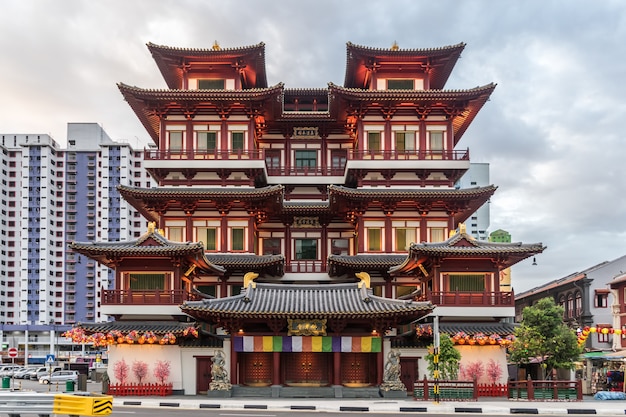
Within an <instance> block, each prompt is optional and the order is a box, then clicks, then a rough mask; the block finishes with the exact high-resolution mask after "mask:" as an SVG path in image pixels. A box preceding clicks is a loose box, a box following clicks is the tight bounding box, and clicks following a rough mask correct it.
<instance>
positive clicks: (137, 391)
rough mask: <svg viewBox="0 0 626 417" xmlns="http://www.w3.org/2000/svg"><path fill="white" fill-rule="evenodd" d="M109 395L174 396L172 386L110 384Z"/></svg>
mask: <svg viewBox="0 0 626 417" xmlns="http://www.w3.org/2000/svg"><path fill="white" fill-rule="evenodd" d="M107 394H110V395H117V396H120V397H129V396H130V397H139V396H161V397H164V396H166V395H172V384H109V387H108V389H107Z"/></svg>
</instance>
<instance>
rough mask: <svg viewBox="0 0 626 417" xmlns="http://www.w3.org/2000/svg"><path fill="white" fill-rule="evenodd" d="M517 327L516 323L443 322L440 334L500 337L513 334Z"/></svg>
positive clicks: (440, 325)
mask: <svg viewBox="0 0 626 417" xmlns="http://www.w3.org/2000/svg"><path fill="white" fill-rule="evenodd" d="M516 327H517V325H516V324H514V323H500V322H498V323H488V322H485V323H481V322H449V323H447V322H443V323H439V332H440V333H445V334H449V335H455V334H456V333H458V332H465V333H467V334H468V335H475V334H476V333H483V334H485V335H487V336H489V335H490V334H493V333H496V334H499V335H500V336H505V335H509V334H513V332H514V331H515V328H516Z"/></svg>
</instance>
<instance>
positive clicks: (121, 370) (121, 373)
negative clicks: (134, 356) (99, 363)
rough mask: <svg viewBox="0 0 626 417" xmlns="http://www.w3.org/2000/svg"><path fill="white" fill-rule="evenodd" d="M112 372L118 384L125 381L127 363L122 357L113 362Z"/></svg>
mask: <svg viewBox="0 0 626 417" xmlns="http://www.w3.org/2000/svg"><path fill="white" fill-rule="evenodd" d="M113 374H114V375H115V378H116V379H117V380H118V382H119V383H120V384H125V383H126V378H128V364H127V363H126V361H125V360H124V359H122V360H121V361H117V362H115V365H114V366H113Z"/></svg>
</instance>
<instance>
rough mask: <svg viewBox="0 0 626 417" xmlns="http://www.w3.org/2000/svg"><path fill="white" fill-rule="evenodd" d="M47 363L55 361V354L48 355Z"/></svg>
mask: <svg viewBox="0 0 626 417" xmlns="http://www.w3.org/2000/svg"><path fill="white" fill-rule="evenodd" d="M46 363H48V364H51V363H54V355H53V354H51V353H50V354H48V355H46Z"/></svg>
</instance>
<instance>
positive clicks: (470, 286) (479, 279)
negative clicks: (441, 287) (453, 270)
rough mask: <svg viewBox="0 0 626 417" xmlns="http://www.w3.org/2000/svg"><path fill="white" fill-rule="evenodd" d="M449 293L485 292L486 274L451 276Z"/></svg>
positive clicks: (449, 278) (449, 277) (449, 276)
mask: <svg viewBox="0 0 626 417" xmlns="http://www.w3.org/2000/svg"><path fill="white" fill-rule="evenodd" d="M448 289H449V291H471V292H483V291H485V274H449V275H448Z"/></svg>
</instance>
